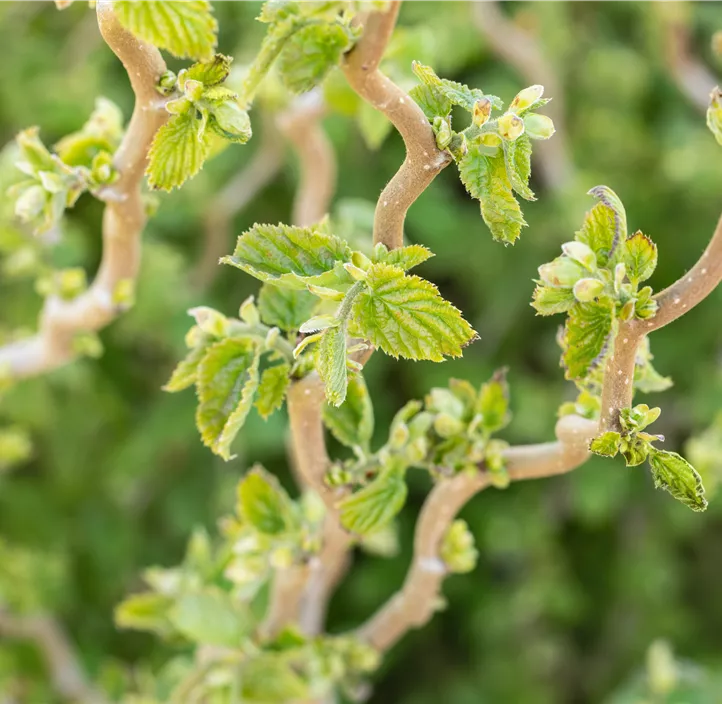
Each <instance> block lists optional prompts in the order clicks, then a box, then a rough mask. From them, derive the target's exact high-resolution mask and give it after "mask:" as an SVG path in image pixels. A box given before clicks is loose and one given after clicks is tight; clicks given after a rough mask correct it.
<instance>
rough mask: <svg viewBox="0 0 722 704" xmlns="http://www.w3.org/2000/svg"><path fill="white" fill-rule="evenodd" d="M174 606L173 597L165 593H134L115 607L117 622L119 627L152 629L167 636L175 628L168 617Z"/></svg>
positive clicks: (141, 629)
mask: <svg viewBox="0 0 722 704" xmlns="http://www.w3.org/2000/svg"><path fill="white" fill-rule="evenodd" d="M172 606H173V599H172V598H170V597H168V596H166V595H165V594H157V593H156V592H142V593H141V594H133V595H132V596H129V597H128V598H127V599H124V600H123V601H122V602H121V603H120V604H118V606H117V607H116V608H115V614H114V618H115V623H116V625H117V626H118V628H132V629H134V630H137V631H151V632H152V633H157V634H158V635H161V636H165V635H168V634H169V633H171V632H172V630H173V627H172V625H171V622H170V620H169V618H168V615H169V612H170V609H171V607H172Z"/></svg>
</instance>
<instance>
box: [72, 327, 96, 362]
mask: <svg viewBox="0 0 722 704" xmlns="http://www.w3.org/2000/svg"><path fill="white" fill-rule="evenodd" d="M72 347H73V352H74V353H75V354H77V355H78V356H80V357H90V358H91V359H98V357H100V356H102V354H103V343H102V342H101V341H100V338H99V337H98V335H97V334H96V333H94V332H81V333H78V334H77V335H75V337H73V342H72Z"/></svg>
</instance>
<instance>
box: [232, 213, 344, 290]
mask: <svg viewBox="0 0 722 704" xmlns="http://www.w3.org/2000/svg"><path fill="white" fill-rule="evenodd" d="M349 261H351V249H350V248H349V246H348V245H347V244H346V242H344V241H343V240H342V239H339V238H338V237H335V236H334V235H330V234H328V233H327V232H325V231H323V230H322V229H321V228H320V227H318V226H313V227H291V226H290V225H258V224H256V225H254V226H253V227H252V228H251V229H250V230H248V231H247V232H244V233H243V234H242V235H241V236H240V237H239V238H238V243H237V245H236V249H235V251H234V252H233V256H230V257H223V259H221V262H223V263H224V264H231V265H232V266H235V267H238V268H239V269H241V270H243V271H245V272H246V273H247V274H250V275H251V276H253V277H255V278H257V279H260V280H261V281H266V282H270V283H274V284H276V285H277V286H284V287H287V288H295V289H305V288H306V286H307V285H308V284H315V285H317V286H328V287H331V288H333V287H334V286H339V285H341V284H346V283H352V279H350V277H349V275H348V274H347V273H346V271H345V270H344V269H343V264H344V263H345V262H349Z"/></svg>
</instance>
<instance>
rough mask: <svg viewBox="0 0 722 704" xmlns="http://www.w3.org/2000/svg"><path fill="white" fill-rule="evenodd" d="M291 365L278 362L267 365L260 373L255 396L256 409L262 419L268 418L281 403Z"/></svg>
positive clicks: (284, 396) (288, 381)
mask: <svg viewBox="0 0 722 704" xmlns="http://www.w3.org/2000/svg"><path fill="white" fill-rule="evenodd" d="M290 373H291V366H290V365H289V364H285V363H284V364H278V365H276V366H275V367H269V368H268V369H266V370H265V371H264V372H263V374H261V382H260V384H259V385H258V395H257V397H256V409H257V410H258V413H259V415H260V416H261V418H263V419H264V420H265V419H267V418H269V417H270V416H271V415H272V414H273V413H274V412H275V411H277V410H278V409H279V408H280V407H281V406H282V405H283V400H284V399H285V398H286V391H288V387H289V385H290V383H291V377H290V376H289V375H290Z"/></svg>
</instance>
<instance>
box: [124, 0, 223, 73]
mask: <svg viewBox="0 0 722 704" xmlns="http://www.w3.org/2000/svg"><path fill="white" fill-rule="evenodd" d="M113 11H114V12H115V14H116V16H117V17H118V21H119V22H120V23H121V24H122V25H123V26H124V27H125V28H126V29H128V30H130V31H131V32H132V33H133V34H135V36H136V37H138V38H139V39H142V40H143V41H146V42H148V43H149V44H153V45H154V46H157V47H158V48H159V49H167V50H168V51H170V52H171V54H174V55H175V56H177V57H178V58H181V59H184V58H190V59H210V58H211V57H212V56H213V50H214V49H215V46H216V33H217V31H218V24H217V23H216V20H215V19H214V17H213V14H212V9H211V4H210V2H207V0H119V1H118V2H115V3H113Z"/></svg>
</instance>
